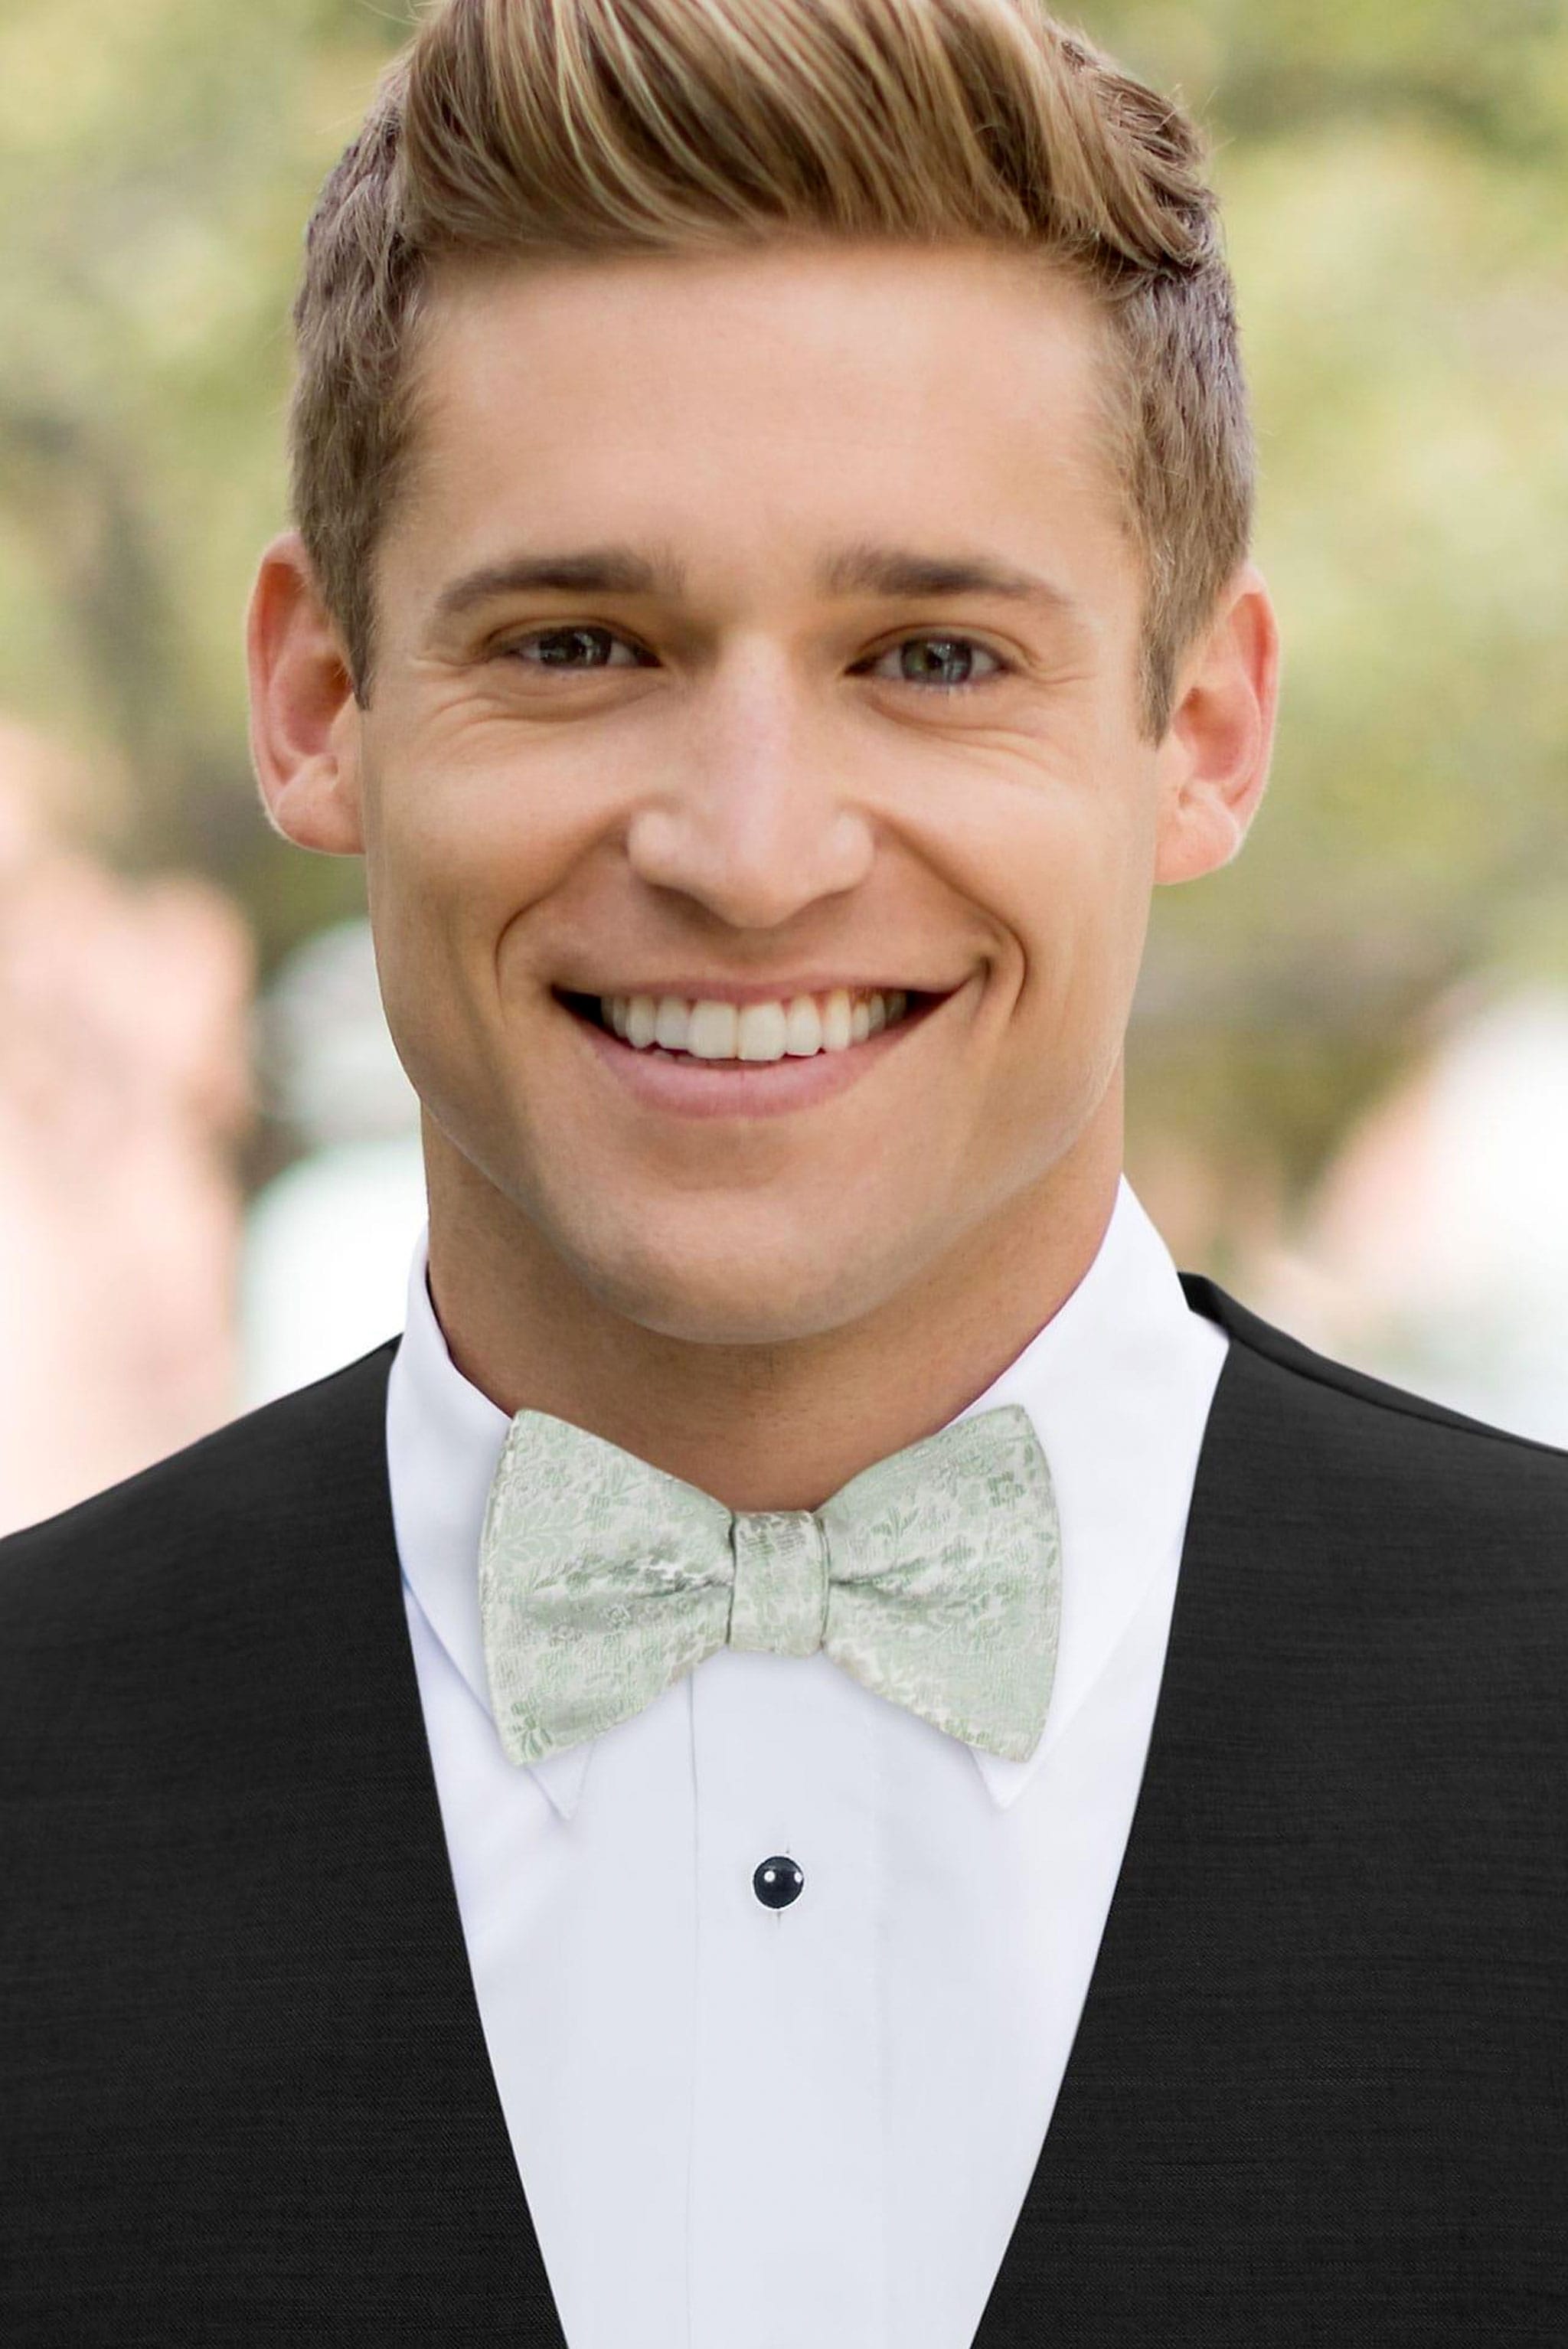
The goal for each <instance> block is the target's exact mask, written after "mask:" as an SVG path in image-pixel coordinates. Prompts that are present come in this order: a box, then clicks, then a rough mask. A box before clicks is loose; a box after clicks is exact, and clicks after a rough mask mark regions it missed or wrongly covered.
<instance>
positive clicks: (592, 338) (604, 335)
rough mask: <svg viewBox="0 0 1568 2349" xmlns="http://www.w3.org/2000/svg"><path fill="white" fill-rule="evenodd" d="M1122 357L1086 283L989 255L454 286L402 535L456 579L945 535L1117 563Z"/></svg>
mask: <svg viewBox="0 0 1568 2349" xmlns="http://www.w3.org/2000/svg"><path fill="white" fill-rule="evenodd" d="M1108 342H1109V336H1108V334H1107V330H1106V324H1105V320H1104V317H1103V315H1102V313H1101V311H1100V309H1099V305H1097V304H1096V303H1095V301H1094V300H1093V297H1092V296H1091V295H1089V294H1088V292H1087V291H1086V290H1085V289H1084V288H1083V287H1082V286H1081V285H1078V283H1077V282H1075V281H1074V280H1073V279H1071V278H1069V277H1068V276H1067V275H1066V274H1064V273H1063V272H1062V271H1061V270H1060V269H1059V268H1057V267H1055V266H1053V265H1051V264H1048V263H1046V262H1044V261H1042V260H1041V259H1040V258H1038V257H1037V256H1036V255H1032V254H1009V253H1006V252H1002V251H999V250H997V249H996V248H995V247H969V246H955V247H942V248H925V249H914V248H911V247H906V246H892V245H882V244H878V245H859V244H848V243H804V242H799V243H787V244H779V245H770V246H768V247H765V248H761V249H758V250H748V251H744V252H727V253H725V254H717V255H709V254H703V255H691V254H681V255H675V256H666V255H653V256H650V255H638V256H636V257H634V258H631V259H621V258H616V259H603V260H602V259H593V260H589V261H577V260H572V261H564V262H562V261H556V260H551V261H549V262H547V263H542V264H533V263H519V262H515V261H504V262H503V261H488V260H487V261H481V262H473V261H467V260H465V261H463V262H462V263H460V264H444V265H443V267H442V269H441V271H440V272H439V274H438V275H437V276H436V277H435V278H434V279H433V281H432V284H431V286H430V289H429V298H428V303H427V305H426V311H425V316H424V320H423V323H422V327H421V335H420V341H419V345H418V354H417V358H416V367H415V378H414V380H415V387H416V419H417V420H416V429H415V446H414V450H413V464H412V468H411V474H410V481H409V487H408V492H407V499H406V504H405V510H404V511H403V512H401V513H400V515H399V519H398V523H397V529H396V531H395V533H394V536H395V537H397V538H398V539H401V540H403V541H404V542H405V546H406V551H407V554H408V557H409V559H410V561H411V560H413V558H414V554H415V549H416V547H418V553H419V556H420V559H421V561H422V560H423V558H424V557H426V556H429V557H432V558H433V557H436V556H439V558H440V559H441V560H442V561H445V560H447V559H448V558H449V556H450V555H451V554H453V553H454V552H455V551H457V550H458V549H459V547H460V549H461V551H463V552H464V553H468V554H476V553H477V554H482V553H483V552H484V550H485V548H486V546H487V545H490V544H492V543H494V544H498V545H499V544H500V543H502V542H504V541H507V540H509V539H513V538H515V537H516V536H518V535H519V534H520V533H526V534H527V536H529V537H531V538H533V537H537V536H538V535H540V534H541V533H542V535H543V536H544V537H545V538H547V539H550V540H552V541H557V540H559V541H562V543H564V538H565V536H566V535H567V534H582V533H591V534H594V535H598V536H603V537H610V536H614V538H616V539H618V540H626V539H628V538H631V537H634V536H635V535H636V534H638V533H642V532H645V533H647V534H648V536H649V537H650V538H656V539H657V540H659V541H660V542H661V543H671V542H672V541H675V540H679V541H681V542H682V543H684V544H685V545H686V548H687V549H688V551H689V552H690V553H691V554H692V555H693V557H694V558H695V559H696V561H697V562H698V563H699V564H700V563H701V562H702V560H703V557H704V554H705V552H706V553H707V554H708V555H709V556H710V557H711V558H712V560H713V563H714V564H715V566H716V567H717V568H722V567H724V564H725V562H726V560H727V559H728V560H730V561H731V562H732V563H733V564H735V565H739V564H743V563H744V561H745V559H746V556H747V553H748V548H749V549H752V550H758V549H761V548H763V547H766V548H767V549H769V550H770V554H771V559H773V560H774V561H775V562H777V563H778V564H781V565H782V564H787V563H788V561H789V552H790V550H791V549H793V548H795V547H799V550H800V552H801V554H802V555H804V554H805V553H806V551H807V549H808V547H809V546H810V545H820V543H823V542H824V541H825V539H826V538H828V537H831V538H832V539H833V540H835V541H841V540H842V539H843V538H844V537H846V536H851V537H852V536H855V535H857V534H859V535H886V534H887V533H888V531H889V529H890V527H891V525H892V524H893V523H902V524H903V535H905V536H907V535H908V534H909V529H910V525H911V523H913V522H915V521H918V520H924V519H929V521H930V522H931V523H932V524H933V525H935V524H937V523H940V524H942V525H943V528H942V531H941V535H942V536H943V537H944V540H948V541H951V540H953V539H954V536H955V535H957V536H964V535H968V536H969V537H971V538H975V537H977V536H978V537H984V538H985V539H986V540H987V541H989V542H990V543H991V544H992V551H993V552H995V553H998V554H1006V552H1007V545H1006V544H1004V543H1001V542H1007V543H1010V545H1011V549H1012V552H1013V553H1014V554H1016V555H1017V556H1018V557H1019V558H1020V559H1022V558H1023V557H1024V556H1025V554H1026V553H1027V552H1029V551H1030V550H1029V549H1028V547H1027V546H1026V541H1028V540H1029V538H1030V537H1031V535H1034V536H1035V537H1036V538H1038V535H1039V534H1040V533H1045V534H1046V535H1047V537H1051V538H1054V539H1056V540H1057V541H1073V542H1082V543H1083V544H1082V546H1080V552H1086V551H1088V552H1093V551H1094V550H1093V547H1092V545H1091V542H1097V541H1098V542H1099V543H1100V544H1099V551H1100V552H1101V553H1102V554H1105V553H1108V552H1110V551H1112V550H1113V549H1114V548H1115V547H1119V545H1120V543H1121V530H1120V520H1121V510H1120V499H1119V493H1118V486H1117V484H1116V483H1115V481H1114V480H1113V478H1112V476H1111V472H1110V463H1109V453H1108V442H1109V436H1108V434H1107V432H1106V429H1105V422H1106V412H1107V410H1106V392H1107V379H1108V367H1109V358H1108ZM1032 551H1033V552H1034V553H1035V554H1039V553H1040V552H1041V551H1042V550H1041V548H1040V547H1039V545H1038V544H1036V545H1035V546H1034V548H1033V550H1032ZM1052 552H1053V554H1057V553H1058V552H1059V549H1057V548H1053V549H1052Z"/></svg>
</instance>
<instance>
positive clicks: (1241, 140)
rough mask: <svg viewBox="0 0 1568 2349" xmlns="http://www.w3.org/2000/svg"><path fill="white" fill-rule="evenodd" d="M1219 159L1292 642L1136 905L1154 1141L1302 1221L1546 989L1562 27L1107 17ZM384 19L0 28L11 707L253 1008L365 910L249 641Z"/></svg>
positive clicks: (1566, 273) (1554, 810) (189, 12)
mask: <svg viewBox="0 0 1568 2349" xmlns="http://www.w3.org/2000/svg"><path fill="white" fill-rule="evenodd" d="M1082 21H1083V22H1084V25H1085V28H1086V30H1087V31H1088V34H1089V35H1090V36H1091V37H1092V38H1094V39H1096V40H1098V41H1099V42H1100V43H1101V44H1102V45H1103V46H1105V47H1109V49H1110V50H1111V51H1112V52H1113V53H1114V54H1116V55H1117V56H1118V57H1119V58H1121V60H1122V61H1123V62H1124V63H1125V64H1127V65H1128V66H1130V67H1131V68H1132V69H1133V70H1134V71H1136V72H1139V73H1140V74H1141V75H1143V76H1144V77H1145V78H1148V79H1150V80H1151V81H1153V82H1155V83H1157V84H1159V85H1160V86H1161V87H1164V88H1175V89H1177V90H1179V91H1180V93H1181V96H1182V97H1183V98H1184V99H1185V101H1186V102H1187V104H1188V105H1189V106H1190V107H1191V109H1193V110H1194V111H1195V112H1196V113H1197V114H1198V116H1199V118H1200V119H1201V120H1202V121H1203V123H1204V124H1205V125H1206V126H1207V128H1208V129H1209V131H1210V134H1211V136H1212V140H1213V141H1214V146H1215V173H1216V178H1217V180H1218V183H1219V185H1220V188H1221V191H1222V197H1223V200H1224V205H1225V211H1226V217H1227V221H1228V224H1229V239H1230V248H1231V254H1232V259H1233V267H1234V271H1235V275H1236V279H1237V285H1238V289H1239V295H1240V303H1241V313H1242V322H1243V336H1244V342H1245V351H1246V357H1247V361H1248V366H1249V371H1250V375H1251V379H1252V383H1253V396H1254V403H1255V409H1256V415H1257V421H1258V426H1259V431H1260V438H1261V446H1262V456H1263V482H1262V505H1261V522H1260V531H1259V537H1258V546H1257V552H1258V554H1259V558H1260V560H1261V561H1262V563H1263V564H1264V570H1265V572H1266V573H1267V574H1268V575H1269V578H1270V581H1271V584H1272V585H1273V587H1274V592H1275V595H1276V598H1277V601H1278V603H1279V605H1280V608H1281V613H1282V617H1283V621H1284V631H1285V641H1286V674H1285V692H1284V711H1283V718H1282V724H1281V732H1280V740H1279V747H1278V752H1277V757H1276V764H1275V771H1274V781H1273V784H1272V787H1271V791H1270V794H1269V797H1268V799H1267V801H1266V802H1265V803H1264V809H1263V812H1262V813H1261V815H1260V816H1259V818H1258V820H1257V823H1255V825H1254V827H1253V833H1252V836H1251V839H1250V840H1249V842H1248V843H1247V845H1246V847H1245V849H1244V851H1243V854H1242V855H1241V856H1240V857H1239V858H1238V859H1237V860H1236V862H1235V863H1234V864H1233V865H1232V866H1231V867H1229V868H1228V869H1227V870H1226V871H1225V872H1224V873H1222V874H1219V875H1217V876H1214V877H1213V878H1212V879H1210V880H1208V881H1206V882H1204V883H1202V884H1199V885H1190V886H1188V887H1185V888H1181V889H1167V890H1161V891H1160V892H1159V893H1158V894H1157V899H1156V905H1155V908H1154V919H1153V925H1152V928H1151V934H1150V949H1149V957H1148V961H1147V965H1146V968H1145V972H1144V979H1143V984H1142V987H1141V988H1140V998H1139V1004H1138V1008H1137V1012H1136V1016H1135V1021H1134V1029H1133V1035H1132V1039H1131V1053H1130V1057H1131V1074H1130V1160H1134V1161H1135V1159H1136V1149H1137V1138H1138V1136H1139V1134H1140V1133H1152V1132H1154V1131H1156V1130H1158V1131H1159V1132H1160V1133H1161V1134H1164V1135H1167V1136H1169V1137H1172V1138H1181V1137H1185V1138H1187V1139H1188V1140H1189V1141H1190V1143H1191V1145H1192V1147H1193V1148H1194V1149H1196V1150H1198V1151H1201V1152H1204V1153H1208V1152H1211V1151H1214V1150H1216V1149H1221V1150H1222V1151H1223V1152H1224V1154H1226V1156H1227V1160H1228V1163H1231V1164H1233V1165H1236V1166H1238V1167H1241V1168H1242V1169H1243V1171H1244V1170H1245V1169H1246V1168H1247V1167H1249V1166H1251V1167H1252V1168H1253V1169H1254V1171H1256V1172H1257V1173H1258V1174H1259V1176H1260V1179H1264V1180H1266V1181H1267V1182H1268V1183H1269V1184H1271V1185H1273V1186H1274V1188H1275V1189H1276V1190H1279V1191H1282V1192H1283V1194H1284V1195H1285V1196H1286V1197H1289V1196H1293V1195H1297V1196H1298V1195H1301V1193H1302V1192H1303V1191H1304V1190H1305V1187H1306V1186H1307V1185H1310V1183H1311V1182H1312V1180H1313V1178H1314V1176H1315V1174H1316V1173H1317V1171H1318V1170H1319V1168H1320V1167H1321V1165H1322V1164H1323V1163H1324V1160H1325V1158H1326V1154H1327V1153H1328V1152H1329V1150H1330V1149H1331V1147H1332V1145H1333V1143H1334V1142H1335V1140H1336V1137H1337V1136H1338V1135H1339V1134H1341V1133H1343V1131H1344V1130H1345V1128H1346V1123H1347V1122H1348V1121H1349V1120H1350V1119H1351V1118H1352V1117H1353V1116H1354V1115H1355V1113H1356V1112H1357V1109H1358V1108H1359V1107H1360V1106H1361V1105H1362V1104H1363V1103H1364V1102H1367V1100H1369V1099H1370V1098H1372V1097H1373V1096H1374V1095H1375V1094H1376V1093H1377V1092H1378V1091H1379V1090H1380V1089H1381V1088H1382V1087H1383V1085H1384V1084H1385V1083H1386V1082H1387V1080H1388V1078H1389V1076H1390V1075H1391V1073H1392V1072H1393V1071H1395V1070H1396V1069H1397V1068H1398V1066H1399V1065H1400V1064H1401V1062H1402V1061H1404V1060H1405V1058H1406V1057H1407V1056H1408V1054H1409V1053H1410V1051H1411V1050H1412V1049H1413V1048H1414V1046H1415V1044H1416V1043H1417V1041H1418V1040H1419V1038H1420V1036H1421V1034H1422V1032H1423V1022H1424V1021H1425V1020H1426V1019H1428V1018H1429V1015H1430V1010H1431V1007H1432V1006H1433V1005H1434V1004H1435V1003H1438V1002H1439V1001H1441V1000H1443V999H1446V998H1448V997H1449V996H1450V995H1451V992H1452V990H1453V989H1454V988H1455V987H1456V985H1460V984H1462V983H1463V982H1465V981H1467V980H1470V979H1472V978H1474V976H1475V975H1476V974H1478V973H1484V974H1502V975H1505V976H1516V977H1518V978H1530V977H1548V978H1559V979H1562V978H1568V791H1565V789H1564V782H1565V777H1568V659H1565V658H1564V656H1563V645H1562V638H1563V633H1564V626H1565V623H1568V593H1565V591H1568V421H1565V419H1568V237H1565V233H1564V232H1565V225H1568V170H1565V164H1568V5H1563V0H1491V5H1488V6H1487V7H1486V8H1484V9H1480V8H1477V7H1476V6H1475V5H1473V0H1377V5H1375V6H1373V5H1367V0H1312V5H1308V4H1307V0H1244V4H1243V0H1191V5H1148V4H1147V0H1145V5H1129V4H1128V0H1102V4H1101V5H1097V6H1095V7H1094V8H1093V10H1092V12H1090V13H1088V14H1086V15H1085V16H1084V17H1083V19H1082ZM409 28H410V27H409V19H408V17H407V15H406V13H405V12H404V11H403V10H401V9H392V8H386V9H384V8H381V7H377V6H372V5H366V0H266V5H264V6H260V7H258V6H256V5H250V0H136V4H135V5H133V6H132V5H126V0H8V5H6V6H5V11H4V14H3V15H0V213H3V216H4V218H5V222H6V224H7V233H6V235H5V239H4V242H3V243H0V709H5V710H7V711H9V712H10V713H11V714H12V715H15V716H17V717H21V718H24V719H33V720H36V721H37V722H39V723H41V724H44V725H46V726H48V727H49V728H50V729H51V730H57V731H58V732H59V733H61V734H62V735H63V736H64V737H65V738H66V739H67V740H68V741H69V742H70V743H71V744H73V745H74V746H75V747H76V748H77V750H79V751H80V752H81V753H82V755H83V756H84V757H85V758H86V759H87V761H88V762H89V764H90V767H91V770H92V771H93V772H94V773H95V774H96V775H98V776H99V777H101V783H102V787H101V792H99V793H98V797H97V800H96V802H95V804H94V806H93V807H92V808H91V809H90V810H89V811H88V823H89V825H90V827H91V829H92V831H93V833H94V835H95V837H96V841H97V844H98V845H99V846H101V847H103V848H104V849H105V850H106V851H107V852H108V854H110V856H111V857H112V858H113V860H114V861H115V862H116V863H117V864H119V866H120V867H121V868H122V869H126V870H139V869H146V870H150V869H154V868H166V867H168V866H170V865H175V866H183V867H187V868H193V869H197V870H200V871H201V872H203V873H205V874H209V875H211V877H212V878H213V879H215V880H217V881H219V882H221V883H222V885H224V886H226V887H227V888H229V889H230V890H232V892H233V893H234V894H235V895H237V897H238V898H239V899H240V901H241V902H242V905H243V906H244V907H245V909H246V911H247V913H248V915H249V916H250V918H251V920H252V922H253V926H254V929H255V932H256V936H257V938H258V940H259V944H260V950H261V957H262V968H263V978H264V976H265V974H266V973H267V971H269V970H270V969H271V968H274V967H275V965H276V963H277V961H278V959H279V958H280V957H282V956H283V955H284V953H285V952H286V951H287V950H288V949H289V948H290V947H292V946H293V945H294V944H295V943H296V942H298V941H299V940H300V939H301V938H303V937H304V936H306V935H307V934H308V933H310V932H311V931H313V930H315V929H316V928H317V927H319V926H321V925H322V924H323V923H324V922H326V921H329V920H334V919H336V918H338V917H339V916H343V915H345V914H346V913H351V912H354V911H356V910H357V909H358V908H359V907H360V905H362V902H363V898H362V890H361V883H360V875H359V869H358V867H357V865H356V864H352V863H346V862H342V861H338V860H332V859H326V858H319V857H312V856H308V855H304V854H301V853H299V852H298V851H296V850H293V849H290V848H288V847H285V846H284V844H283V843H281V842H279V841H278V840H277V839H276V838H275V837H274V836H273V834H272V833H271V832H270V831H269V830H268V828H267V826H266V824H265V822H264V820H263V817H262V815H261V812H260V810H259V806H258V803H257V801H256V796H255V792H254V786H253V780H252V776H251V771H250V765H249V757H248V750H247V741H246V719H245V691H244V672H243V659H242V624H243V613H244V605H245V600H246V596H247V594H248V592H249V587H250V583H251V578H252V575H253V567H254V563H255V558H256V555H257V553H258V551H259V549H260V547H261V545H262V544H263V542H264V541H265V540H266V539H267V538H268V537H269V536H271V535H272V533H273V532H274V531H276V530H277V529H279V528H281V527H283V526H284V523H285V522H286V519H287V516H286V512H285V506H284V404H285V400H286V397H287V392H288V387H289V381H290V371H291V365H292V348H291V341H290V332H289V326H288V308H289V304H290V301H291V299H292V295H293V290H294V279H295V274H296V270H297V265H298V260H299V255H300V250H301V240H302V236H303V231H304V222H305V219H306V217H307V215H308V212H309V211H310V208H311V205H312V203H313V202H314V200H315V192H316V190H317V188H318V186H319V184H320V182H321V180H322V178H323V176H324V175H325V171H327V170H328V168H329V167H330V165H331V164H332V162H333V161H334V160H335V158H336V156H337V154H338V153H339V152H340V150H341V149H342V148H343V147H344V145H345V144H346V141H347V140H349V138H350V137H351V136H352V135H353V133H354V130H355V129H356V125H357V123H358V121H359V119H360V116H361V114H362V112H363V110H364V108H365V105H366V101H367V99H368V98H369V95H370V92H371V88H372V86H373V83H374V79H375V76H376V74H377V69H378V67H380V65H381V64H382V62H383V61H384V60H385V58H386V57H388V56H389V55H390V54H391V52H392V51H393V50H394V49H395V48H396V47H397V46H398V45H399V44H400V43H401V42H402V40H403V39H404V38H405V37H406V36H407V32H408V30H409Z"/></svg>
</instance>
